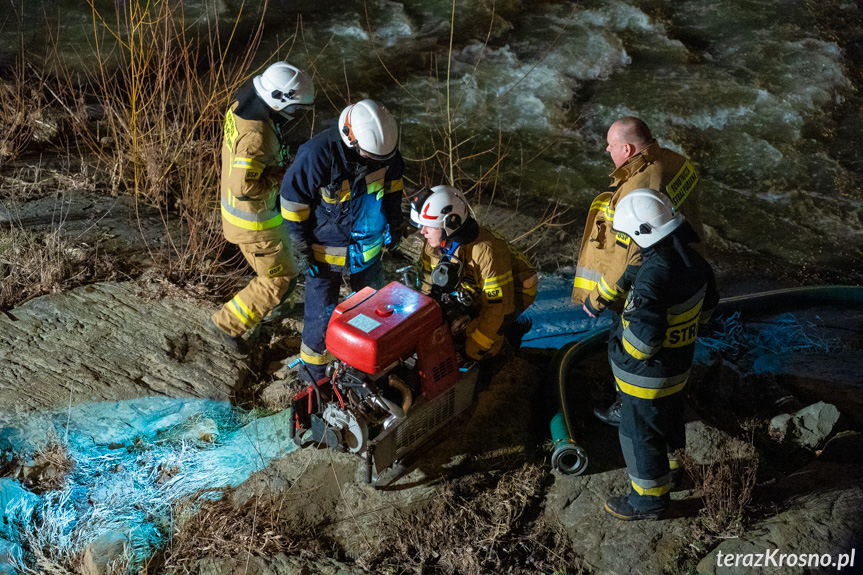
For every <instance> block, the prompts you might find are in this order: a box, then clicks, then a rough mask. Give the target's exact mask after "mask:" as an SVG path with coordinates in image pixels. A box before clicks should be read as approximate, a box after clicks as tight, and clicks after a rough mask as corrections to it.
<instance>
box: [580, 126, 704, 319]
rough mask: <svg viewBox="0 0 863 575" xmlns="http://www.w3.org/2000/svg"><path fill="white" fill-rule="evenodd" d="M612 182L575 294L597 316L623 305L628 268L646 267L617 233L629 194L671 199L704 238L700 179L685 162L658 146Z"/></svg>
mask: <svg viewBox="0 0 863 575" xmlns="http://www.w3.org/2000/svg"><path fill="white" fill-rule="evenodd" d="M611 177H612V183H611V186H610V187H609V189H608V191H607V192H603V193H602V194H600V195H599V196H597V197H596V198H595V199H594V201H593V204H592V205H591V207H590V211H589V212H588V217H587V224H586V226H585V228H584V235H583V236H582V239H581V249H580V251H579V254H578V265H577V267H576V274H575V281H574V282H573V289H572V301H573V302H574V303H577V304H582V303H583V304H585V305H586V306H587V307H588V308H590V309H591V310H592V311H593V312H595V313H599V312H601V311H603V310H604V309H605V308H607V307H608V306H610V305H613V304H615V303H616V302H622V300H623V299H624V297H625V296H626V290H625V289H624V288H623V286H621V285H620V279H621V277H622V276H623V273H624V271H625V270H626V268H627V267H628V266H630V265H638V264H639V261H640V256H639V251H640V250H639V248H638V246H637V245H636V244H634V243H630V240H629V238H628V237H626V236H625V235H624V234H620V235H618V234H616V233H615V231H614V230H613V229H612V221H613V220H614V210H615V208H616V207H617V204H618V203H619V202H620V200H622V199H623V198H624V197H625V196H626V194H628V193H629V192H631V191H633V190H637V189H640V188H650V189H653V190H657V191H660V192H663V193H666V194H667V195H669V197H671V198H672V201H673V202H674V203H675V206H676V207H679V208H680V212H681V213H682V214H683V215H684V216H685V217H686V219H687V221H689V223H690V225H692V227H693V228H694V229H695V231H696V233H697V234H698V237H699V238H703V237H704V228H703V225H702V223H701V213H700V207H699V199H698V195H697V193H698V192H697V190H696V187H697V185H698V174H697V173H696V171H695V167H694V166H693V165H692V163H691V162H690V161H689V160H687V159H686V158H685V157H683V156H681V155H680V154H678V153H676V152H672V151H671V150H668V149H666V148H660V147H659V144H658V143H656V141H654V142H652V143H651V144H650V145H648V146H647V147H646V148H644V149H643V150H642V151H641V152H639V153H638V154H636V155H634V156H633V157H631V158H630V159H629V160H627V161H626V163H624V164H623V165H622V166H620V167H619V168H617V169H616V170H614V172H612V173H611Z"/></svg>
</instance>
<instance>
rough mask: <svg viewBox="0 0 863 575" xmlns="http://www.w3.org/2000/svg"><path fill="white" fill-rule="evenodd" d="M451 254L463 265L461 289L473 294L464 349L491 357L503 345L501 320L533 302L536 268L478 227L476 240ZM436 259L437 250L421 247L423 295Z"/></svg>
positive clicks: (502, 239)
mask: <svg viewBox="0 0 863 575" xmlns="http://www.w3.org/2000/svg"><path fill="white" fill-rule="evenodd" d="M454 255H455V256H456V257H457V258H459V259H460V260H461V261H462V262H463V263H464V266H465V272H464V277H463V278H462V287H463V288H464V289H465V290H466V291H468V292H470V293H472V294H473V295H474V301H475V305H476V307H477V312H478V316H477V318H476V319H475V320H474V321H472V322H471V323H470V324H469V325H468V327H467V330H466V336H467V338H468V340H469V342H468V347H467V349H468V350H469V351H470V350H471V349H472V346H473V348H474V349H476V350H477V351H478V352H479V355H480V356H482V355H485V354H491V355H494V354H496V353H497V352H498V351H499V350H500V347H501V346H502V345H503V331H504V327H505V325H504V321H505V320H506V319H508V318H509V319H510V320H512V319H514V318H516V317H518V315H519V314H520V313H521V312H523V311H524V310H525V309H527V308H528V307H529V306H530V305H531V304H532V303H533V302H534V300H536V293H537V287H538V278H537V275H536V268H535V267H534V266H533V265H532V264H531V263H530V261H529V260H528V259H527V257H526V256H525V255H524V254H523V253H522V252H521V251H520V250H519V249H518V248H517V247H515V246H514V245H513V244H511V243H509V242H507V241H506V240H505V239H504V238H502V237H501V236H499V235H497V234H495V233H494V232H492V231H491V230H489V229H488V228H484V227H482V226H480V227H479V235H478V236H477V238H476V240H474V241H472V242H470V243H469V244H466V245H465V244H463V245H459V246H458V248H457V249H456V252H455V254H454ZM440 258H441V251H440V249H438V248H433V247H432V246H430V245H429V244H428V242H425V243H424V244H423V251H422V254H421V255H420V264H421V266H422V269H423V272H424V273H423V274H422V275H423V289H424V291H426V292H428V291H429V290H430V289H431V279H430V276H431V272H432V270H433V269H434V268H435V267H436V266H437V265H438V262H439V261H440ZM470 340H472V343H471V341H470ZM474 359H479V357H474Z"/></svg>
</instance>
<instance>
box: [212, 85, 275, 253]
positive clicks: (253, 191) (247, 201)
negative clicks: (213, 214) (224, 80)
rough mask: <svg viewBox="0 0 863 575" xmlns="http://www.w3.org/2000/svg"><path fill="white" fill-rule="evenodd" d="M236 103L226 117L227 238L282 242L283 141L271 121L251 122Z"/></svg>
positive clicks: (224, 208) (223, 195) (237, 241)
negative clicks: (239, 114)
mask: <svg viewBox="0 0 863 575" xmlns="http://www.w3.org/2000/svg"><path fill="white" fill-rule="evenodd" d="M237 106H238V103H237V102H234V103H233V104H232V105H231V106H230V108H228V111H227V113H226V114H225V126H224V142H223V144H222V180H221V203H222V229H223V230H224V233H225V239H226V240H228V241H229V242H231V243H235V244H241V243H248V242H260V241H267V240H270V239H276V238H281V237H282V236H281V235H280V232H281V230H279V226H281V224H282V215H281V214H280V213H279V210H278V207H277V196H278V191H279V182H280V181H281V178H282V174H283V173H284V168H282V167H280V164H281V154H280V152H281V148H282V146H281V143H280V142H279V136H278V133H277V131H276V126H275V124H273V121H272V120H271V119H270V118H265V119H263V120H246V119H244V118H241V117H240V116H238V115H236V114H235V113H234V112H235V110H236V109H237Z"/></svg>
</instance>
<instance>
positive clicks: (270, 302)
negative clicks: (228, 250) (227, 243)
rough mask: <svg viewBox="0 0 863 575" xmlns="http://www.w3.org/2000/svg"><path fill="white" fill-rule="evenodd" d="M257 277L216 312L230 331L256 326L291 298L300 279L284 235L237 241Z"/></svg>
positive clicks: (238, 332)
mask: <svg viewBox="0 0 863 575" xmlns="http://www.w3.org/2000/svg"><path fill="white" fill-rule="evenodd" d="M237 247H239V248H240V251H241V252H242V253H243V256H244V257H245V258H246V261H247V262H249V265H250V266H252V269H253V270H255V273H256V274H257V277H255V278H254V279H252V281H250V282H249V285H247V286H246V287H244V288H243V289H242V290H241V291H240V293H238V294H237V295H235V296H234V297H233V298H232V299H231V300H230V301H229V302H228V303H226V304H225V305H223V306H222V308H221V309H220V310H219V311H217V312H216V313H214V314H213V323H214V324H216V326H217V327H218V328H219V329H221V330H222V331H224V332H225V333H227V334H230V335H232V336H240V335H242V334H243V333H244V332H245V331H246V330H248V329H252V328H254V327H255V326H256V325H258V323H260V321H261V320H262V319H263V318H264V317H266V315H267V314H268V313H270V311H271V310H272V309H273V308H274V307H276V306H277V305H279V304H280V303H282V302H284V301H285V300H287V298H288V297H289V296H290V295H291V292H292V291H293V287H294V285H295V283H296V275H297V272H296V265H295V264H294V260H293V259H292V258H291V250H290V249H289V248H288V243H287V242H286V241H285V240H284V239H279V238H278V237H276V238H272V239H268V240H263V241H259V242H250V243H242V244H237Z"/></svg>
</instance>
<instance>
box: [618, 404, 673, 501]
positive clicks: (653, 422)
mask: <svg viewBox="0 0 863 575" xmlns="http://www.w3.org/2000/svg"><path fill="white" fill-rule="evenodd" d="M620 397H621V402H622V405H621V413H620V428H619V430H618V434H619V437H620V448H621V450H622V451H623V459H624V460H625V461H626V471H627V473H629V479H630V481H631V484H632V488H631V490H630V492H629V504H630V505H632V507H633V508H635V509H637V510H639V511H643V512H647V513H652V512H655V511H662V510H664V509H666V508H667V507H668V501H669V491H671V472H670V469H669V460H668V454H669V453H673V452H674V451H675V450H677V449H683V448H684V447H686V427H685V424H684V421H683V393H682V392H677V393H674V394H672V395H669V396H666V397H661V398H658V399H644V398H641V397H635V396H632V395H628V394H626V393H621V394H620Z"/></svg>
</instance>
